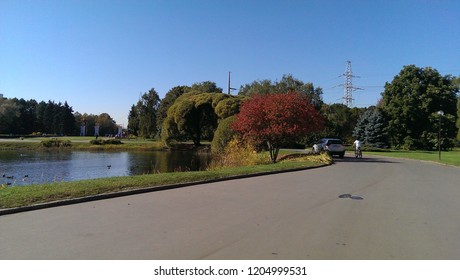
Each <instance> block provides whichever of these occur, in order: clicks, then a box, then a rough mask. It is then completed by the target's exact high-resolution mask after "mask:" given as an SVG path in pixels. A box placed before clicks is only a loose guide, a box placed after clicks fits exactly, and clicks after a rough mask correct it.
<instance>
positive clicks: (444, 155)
mask: <svg viewBox="0 0 460 280" xmlns="http://www.w3.org/2000/svg"><path fill="white" fill-rule="evenodd" d="M365 153H367V154H373V155H382V156H390V157H396V158H409V159H417V160H426V161H434V162H439V163H444V164H449V165H455V166H460V149H454V150H452V151H441V160H439V152H438V151H394V150H392V151H385V152H365Z"/></svg>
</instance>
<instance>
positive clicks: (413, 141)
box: [380, 65, 458, 150]
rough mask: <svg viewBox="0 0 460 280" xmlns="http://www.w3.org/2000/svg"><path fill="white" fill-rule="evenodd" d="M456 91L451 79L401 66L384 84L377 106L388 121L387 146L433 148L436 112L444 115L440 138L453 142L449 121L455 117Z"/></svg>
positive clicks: (412, 67) (427, 71)
mask: <svg viewBox="0 0 460 280" xmlns="http://www.w3.org/2000/svg"><path fill="white" fill-rule="evenodd" d="M457 92H458V87H457V86H455V85H454V83H453V79H452V76H441V75H440V74H439V72H438V71H437V70H435V69H433V68H430V67H426V68H419V67H416V66H415V65H409V66H404V67H403V69H402V70H401V72H400V73H399V74H398V75H397V76H395V77H394V79H393V81H392V82H391V83H386V84H385V90H384V92H383V93H382V97H383V98H382V102H381V103H380V108H381V109H382V112H383V113H384V115H385V117H386V119H388V133H389V136H390V143H391V145H393V146H394V147H402V148H405V149H429V150H430V149H433V148H435V147H436V145H433V141H432V138H433V135H435V134H436V133H437V125H438V121H437V119H438V118H436V117H435V116H436V112H438V111H440V110H442V111H443V112H444V114H445V116H444V118H443V119H444V126H443V127H444V128H445V129H444V130H443V135H442V138H443V139H453V138H454V137H455V134H456V131H455V129H452V127H455V125H452V124H451V122H452V120H455V119H456V118H457V112H456V102H457V95H456V94H457ZM454 122H455V121H454ZM451 142H452V141H451ZM447 143H449V141H446V144H447ZM444 148H448V147H444Z"/></svg>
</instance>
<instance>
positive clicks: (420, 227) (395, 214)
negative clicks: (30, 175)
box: [0, 157, 460, 260]
mask: <svg viewBox="0 0 460 280" xmlns="http://www.w3.org/2000/svg"><path fill="white" fill-rule="evenodd" d="M459 182H460V168H456V167H450V166H444V165H438V164H434V163H426V162H418V161H411V160H400V159H390V158H377V157H375V158H374V157H372V158H365V159H363V160H356V159H354V158H350V157H346V158H345V159H343V160H342V159H337V162H336V163H335V164H334V165H332V166H330V167H325V168H320V169H313V170H307V171H299V172H291V173H284V174H277V175H269V176H263V177H254V178H248V179H239V180H233V181H226V182H218V183H212V184H204V185H198V186H192V187H186V188H182V189H174V190H168V191H161V192H154V193H148V194H141V195H133V196H126V197H121V198H114V199H108V200H102V201H95V202H88V203H82V204H76V205H70V206H62V207H56V208H49V209H43V210H37V211H31V212H24V213H18V214H12V215H5V216H0V259H320V260H331V259H339V260H343V259H345V260H346V259H460V183H459Z"/></svg>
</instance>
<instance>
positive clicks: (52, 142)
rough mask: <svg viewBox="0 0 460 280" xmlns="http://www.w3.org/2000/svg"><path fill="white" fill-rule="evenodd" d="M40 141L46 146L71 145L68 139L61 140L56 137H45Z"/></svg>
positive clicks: (59, 146)
mask: <svg viewBox="0 0 460 280" xmlns="http://www.w3.org/2000/svg"><path fill="white" fill-rule="evenodd" d="M41 143H42V145H43V146H44V147H46V148H61V147H71V146H72V142H70V140H62V139H57V138H51V139H46V140H43V141H42V142H41Z"/></svg>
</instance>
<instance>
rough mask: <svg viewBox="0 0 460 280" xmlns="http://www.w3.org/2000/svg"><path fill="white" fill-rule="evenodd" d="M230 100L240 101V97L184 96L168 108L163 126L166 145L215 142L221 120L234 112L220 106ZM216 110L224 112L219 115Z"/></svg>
mask: <svg viewBox="0 0 460 280" xmlns="http://www.w3.org/2000/svg"><path fill="white" fill-rule="evenodd" d="M227 99H237V97H234V96H229V95H226V94H223V93H196V92H195V91H191V92H188V93H185V94H183V95H181V96H180V97H178V98H177V99H176V101H175V102H174V104H173V105H172V106H171V107H170V108H169V110H168V114H167V117H166V118H165V120H164V122H163V128H162V139H163V141H164V142H165V143H169V142H171V141H172V140H177V141H184V140H192V141H193V143H194V144H195V145H196V146H199V145H200V144H201V141H202V140H209V141H210V140H212V138H213V136H214V131H215V130H216V128H217V124H218V120H219V118H221V119H223V118H224V117H227V112H228V111H231V110H224V109H223V108H224V107H225V106H223V105H221V106H220V105H219V104H220V103H221V102H224V100H227ZM231 103H232V102H228V103H227V104H231ZM216 107H219V108H221V110H219V115H218V114H217V113H216ZM230 107H231V106H230Z"/></svg>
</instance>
